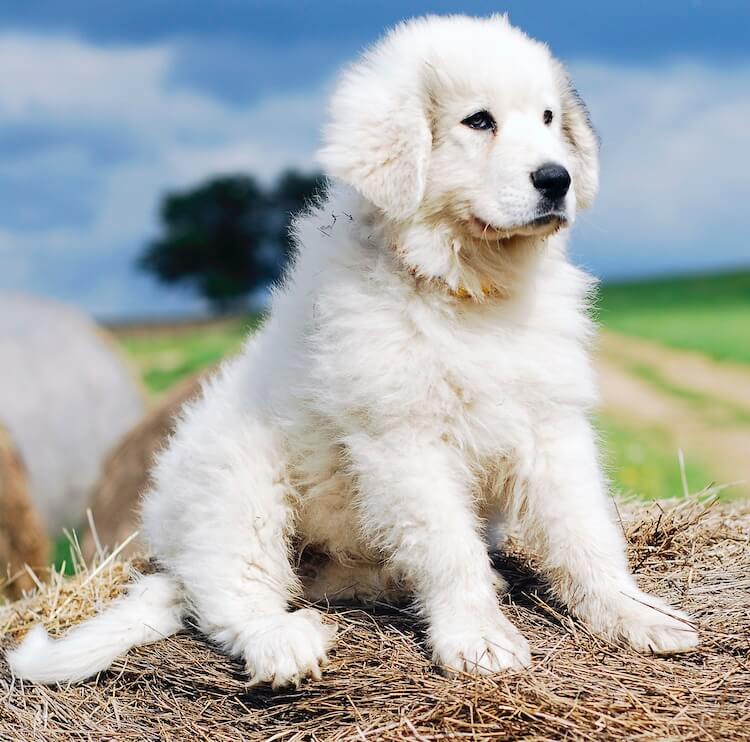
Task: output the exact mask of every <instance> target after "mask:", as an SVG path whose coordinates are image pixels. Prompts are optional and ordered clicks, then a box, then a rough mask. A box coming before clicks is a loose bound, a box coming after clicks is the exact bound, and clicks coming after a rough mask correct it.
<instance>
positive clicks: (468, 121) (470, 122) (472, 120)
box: [461, 111, 495, 131]
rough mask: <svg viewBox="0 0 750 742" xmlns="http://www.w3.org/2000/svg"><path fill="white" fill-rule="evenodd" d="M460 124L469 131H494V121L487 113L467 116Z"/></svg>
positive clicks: (482, 112)
mask: <svg viewBox="0 0 750 742" xmlns="http://www.w3.org/2000/svg"><path fill="white" fill-rule="evenodd" d="M461 123H462V124H463V125H464V126H468V127H469V128H470V129H479V130H481V131H486V130H487V129H491V130H492V131H494V130H495V119H493V118H492V114H491V113H490V112H489V111H477V112H476V113H472V114H471V116H467V117H466V118H465V119H464V120H463V121H462V122H461Z"/></svg>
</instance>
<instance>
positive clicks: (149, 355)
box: [115, 315, 260, 395]
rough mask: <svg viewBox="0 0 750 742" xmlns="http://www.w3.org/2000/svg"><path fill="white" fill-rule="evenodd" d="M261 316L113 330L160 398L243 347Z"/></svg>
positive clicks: (148, 388)
mask: <svg viewBox="0 0 750 742" xmlns="http://www.w3.org/2000/svg"><path fill="white" fill-rule="evenodd" d="M259 322H260V315H249V316H247V317H241V318H233V319H226V320H216V321H215V322H206V323H199V324H195V325H186V326H179V325H175V326H172V327H160V326H158V325H156V326H154V327H148V328H143V329H127V330H119V331H117V330H115V332H116V335H117V336H118V339H119V340H120V342H121V344H122V346H123V348H124V349H125V351H126V352H127V354H128V355H129V356H130V358H131V359H132V360H133V361H134V362H135V365H136V367H137V369H138V372H139V374H140V376H141V379H142V380H143V383H144V384H145V386H146V389H147V390H148V391H149V392H150V393H152V394H154V395H159V394H161V393H163V392H165V391H167V390H168V389H169V388H170V387H172V386H173V385H174V384H175V383H176V382H178V381H180V380H181V379H184V378H186V377H188V376H191V375H192V374H195V373H197V372H198V371H203V370H204V369H207V368H210V367H211V366H213V365H215V364H216V363H218V362H219V361H220V360H221V359H222V358H224V357H225V356H227V355H228V354H230V353H235V352H236V351H238V350H239V349H240V347H241V346H242V341H243V339H244V338H245V336H246V335H247V334H248V333H249V332H250V331H252V330H253V329H254V328H255V327H257V326H258V324H259Z"/></svg>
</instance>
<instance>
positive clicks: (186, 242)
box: [138, 171, 323, 311]
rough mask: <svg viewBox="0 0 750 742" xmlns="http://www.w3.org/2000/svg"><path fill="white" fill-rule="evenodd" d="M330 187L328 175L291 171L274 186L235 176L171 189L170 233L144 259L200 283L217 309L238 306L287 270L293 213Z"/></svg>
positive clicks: (152, 269)
mask: <svg viewBox="0 0 750 742" xmlns="http://www.w3.org/2000/svg"><path fill="white" fill-rule="evenodd" d="M322 187H323V178H322V176H321V175H307V174H302V173H298V172H295V171H287V172H285V173H283V174H282V175H281V176H280V177H279V178H278V179H277V180H276V182H275V183H274V184H273V185H272V186H271V187H270V188H264V187H263V186H262V185H261V184H260V183H259V182H258V181H257V180H256V179H255V178H253V177H252V176H250V175H227V176H221V177H217V178H214V179H212V180H209V181H207V182H205V183H202V184H200V185H198V186H197V187H194V188H191V189H188V190H186V191H180V192H175V193H169V194H167V195H166V196H165V197H164V199H163V201H162V204H161V209H160V221H161V230H162V233H161V235H160V236H159V237H158V238H157V239H155V240H154V241H153V242H151V243H150V244H149V245H147V246H146V248H145V250H144V251H143V253H142V255H141V256H140V258H139V260H138V264H139V266H140V267H141V268H142V269H143V270H145V271H146V272H149V273H152V274H153V275H154V276H156V277H157V278H158V279H159V280H160V281H161V282H163V283H165V284H179V285H187V286H189V287H191V288H193V289H194V290H195V291H197V292H198V293H199V294H200V295H201V296H203V297H204V298H206V299H207V300H208V301H209V302H210V304H211V306H212V307H213V308H214V309H215V310H217V311H227V310H230V309H233V308H235V307H237V306H238V305H240V304H242V303H243V302H244V301H245V300H246V299H247V297H248V295H250V294H251V293H253V292H255V291H257V290H258V289H261V288H263V287H264V286H267V285H268V284H270V283H272V282H273V281H275V280H276V279H277V278H278V277H279V276H280V275H281V272H282V271H283V269H284V265H285V264H286V262H287V260H288V257H289V252H290V249H291V244H292V243H291V239H290V236H289V225H290V222H291V218H292V216H293V215H294V213H295V212H297V211H299V210H300V209H301V208H303V207H304V206H305V203H306V202H307V201H309V200H310V199H311V198H313V197H314V196H315V194H316V193H317V192H319V191H320V190H321V189H322Z"/></svg>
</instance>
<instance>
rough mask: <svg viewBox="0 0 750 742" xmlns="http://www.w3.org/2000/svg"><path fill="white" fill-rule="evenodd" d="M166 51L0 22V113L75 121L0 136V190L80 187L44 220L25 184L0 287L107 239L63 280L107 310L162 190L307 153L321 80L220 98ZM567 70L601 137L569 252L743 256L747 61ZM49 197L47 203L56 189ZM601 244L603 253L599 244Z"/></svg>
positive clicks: (2, 251) (315, 128)
mask: <svg viewBox="0 0 750 742" xmlns="http://www.w3.org/2000/svg"><path fill="white" fill-rule="evenodd" d="M176 58H177V50H176V49H175V48H173V47H171V46H169V45H151V46H127V47H124V46H123V47H117V46H101V47H100V46H95V45H92V44H89V43H86V42H83V41H80V40H77V39H73V38H49V37H41V36H32V35H20V34H9V33H5V34H0V69H2V71H3V74H2V75H0V126H9V125H12V126H16V128H17V129H18V130H20V131H24V130H25V129H27V128H28V129H31V128H34V130H39V129H40V128H41V129H44V127H46V128H47V130H48V131H53V132H54V131H58V132H59V131H61V130H63V127H64V131H65V132H67V131H78V132H79V134H78V136H76V137H74V138H72V137H71V138H68V139H66V137H65V136H58V137H52V138H51V139H50V141H48V142H45V143H43V144H42V145H39V147H38V148H36V149H32V151H31V152H30V153H25V154H24V156H23V160H19V156H18V154H17V153H13V152H6V153H5V154H3V153H2V150H0V200H2V198H3V193H2V190H1V189H2V188H3V185H2V183H3V173H5V174H6V175H7V176H10V175H14V176H19V177H20V175H22V174H23V173H26V174H27V176H28V177H32V178H37V177H38V178H39V182H40V185H41V184H42V183H43V182H47V181H48V180H49V179H48V178H47V176H48V175H49V174H50V173H55V174H56V179H55V180H54V182H53V183H52V185H50V184H49V183H47V188H54V187H60V188H66V187H67V188H76V189H77V188H80V189H81V193H82V194H83V195H82V198H83V197H85V198H87V199H90V201H91V202H90V204H89V208H88V209H84V210H82V211H81V214H83V215H84V216H82V217H81V218H79V220H78V221H77V222H76V221H75V220H73V223H72V224H71V219H70V218H67V219H62V218H57V217H58V216H59V215H56V214H55V211H54V204H53V203H51V202H50V203H47V202H46V201H45V200H44V199H43V196H44V194H45V193H47V191H45V190H44V189H41V188H40V194H42V195H40V201H39V203H37V204H35V207H36V216H37V218H36V219H35V221H34V222H33V224H34V226H33V228H29V227H26V228H24V229H20V228H19V229H14V228H12V227H10V226H8V224H3V228H4V229H3V231H2V232H0V260H2V263H3V270H2V271H0V287H9V286H16V287H18V286H20V287H22V288H23V287H26V288H29V289H33V288H40V287H41V288H44V290H47V288H48V287H49V286H51V285H53V283H54V275H50V271H54V267H51V266H54V265H55V262H54V261H58V263H57V264H58V265H60V264H61V261H66V262H75V261H79V262H80V264H81V267H82V268H83V267H85V263H86V261H87V257H86V256H94V255H96V256H97V257H101V256H103V255H106V254H107V253H111V254H112V255H113V256H115V255H119V256H120V257H119V258H118V260H113V265H117V269H118V270H119V271H120V272H121V274H122V275H119V276H118V278H117V279H116V280H115V279H113V278H111V277H109V278H107V282H106V283H105V282H104V279H102V282H101V284H97V285H94V284H93V283H92V286H91V289H90V291H88V292H86V291H85V290H82V289H80V287H78V288H77V289H76V291H77V293H76V294H75V296H71V297H69V298H74V299H76V300H77V301H79V302H81V303H83V304H85V305H86V306H88V307H89V308H91V309H96V308H97V307H103V306H106V309H107V311H111V310H113V309H114V305H113V301H115V300H116V299H117V296H122V302H123V306H124V305H125V304H127V302H128V292H127V290H121V289H116V288H115V284H117V283H118V281H119V284H118V285H120V286H121V287H126V286H127V285H128V282H129V281H133V278H132V276H129V275H126V274H125V273H124V272H123V270H122V264H123V259H122V255H123V252H127V254H128V255H130V256H132V255H133V254H135V252H136V251H137V247H138V246H140V245H142V244H143V243H144V241H145V240H146V239H147V238H148V236H149V235H151V234H153V231H154V229H155V213H156V207H157V204H158V199H159V197H160V195H161V194H162V193H163V192H164V191H165V190H167V189H171V188H175V187H183V186H186V185H188V184H191V183H193V182H195V181H196V180H199V179H201V178H203V177H206V176H208V175H210V174H214V173H217V172H222V171H223V172H227V171H248V172H252V173H255V174H257V175H259V176H261V177H262V178H269V177H271V176H272V175H273V174H275V173H276V172H278V171H279V170H280V169H282V168H283V167H287V166H297V167H303V168H309V167H313V166H314V159H313V155H314V151H315V148H316V146H317V141H318V132H319V129H320V125H321V123H322V118H323V113H324V98H325V95H324V86H322V85H321V86H320V88H318V89H313V90H305V91H279V93H278V94H275V95H268V96H266V97H264V98H262V99H260V100H259V101H257V102H255V103H252V104H246V105H237V106H232V105H230V104H229V103H227V102H226V101H224V100H221V99H219V98H218V97H216V98H214V97H211V96H210V95H209V94H208V93H206V92H198V91H196V90H191V89H189V88H187V87H186V86H185V85H184V84H183V85H181V86H178V85H176V84H175V83H174V82H173V80H174V79H175V76H174V75H173V74H172V73H173V71H174V65H175V63H176V61H175V60H176ZM270 62H272V60H269V63H270ZM256 73H257V70H256ZM248 74H251V73H250V71H248ZM573 76H574V78H575V80H576V83H577V84H578V86H579V88H580V89H581V92H582V93H583V95H584V97H585V98H586V100H587V102H588V104H589V106H590V108H591V111H592V115H593V118H594V120H595V123H596V124H597V126H598V128H599V129H600V131H601V133H602V137H603V142H604V146H603V178H602V192H601V197H600V199H599V201H598V203H597V205H596V207H595V210H594V211H593V213H592V214H591V215H590V216H588V218H586V219H584V220H582V222H583V223H582V225H581V227H582V228H581V230H580V240H581V242H580V244H581V245H582V246H583V249H584V253H583V257H584V259H585V260H586V261H587V262H590V263H593V264H594V265H598V266H599V267H601V266H607V265H611V266H614V269H617V266H618V265H619V264H622V263H624V262H625V261H627V260H629V259H630V257H631V256H632V253H633V252H634V251H635V252H638V250H641V251H642V252H643V253H644V261H646V260H649V259H653V255H645V252H647V251H648V250H652V251H653V247H654V246H655V245H658V247H659V253H660V256H661V257H662V258H663V259H664V260H666V261H667V262H668V263H669V265H670V266H672V267H674V268H676V269H679V268H685V267H689V266H690V265H691V264H693V263H695V260H696V259H697V258H696V255H697V254H698V252H699V250H700V249H701V247H702V246H703V245H705V243H706V240H708V239H713V240H714V244H715V248H714V250H715V253H716V256H717V259H718V258H721V255H724V257H725V258H726V257H727V256H728V255H732V254H737V255H740V254H742V253H741V250H742V249H743V244H742V243H741V240H742V238H741V229H740V227H741V226H744V225H742V224H741V221H740V220H742V219H743V218H744V213H743V211H744V207H745V204H746V203H747V202H748V200H749V199H750V192H749V189H748V185H747V179H746V173H748V172H750V147H748V146H747V135H746V131H747V126H748V122H750V96H748V94H747V91H748V90H750V65H744V66H743V65H738V64H736V65H734V66H726V65H724V66H718V65H716V66H711V65H707V64H673V65H662V66H656V67H649V68H634V67H627V66H617V65H612V64H599V63H595V62H588V63H577V64H575V65H574V66H573ZM203 90H204V91H205V86H204V87H203ZM97 139H101V141H105V142H109V141H114V142H121V143H122V146H121V147H120V150H118V152H119V153H120V154H119V155H118V156H116V157H114V156H113V157H111V158H110V160H109V161H108V160H107V159H106V155H105V159H104V161H103V162H102V161H101V160H100V159H97V157H98V155H97V154H96V153H97V152H98V151H99V150H95V146H96V144H97ZM100 149H101V150H102V151H104V152H105V153H106V151H108V150H107V148H106V147H102V148H100ZM123 152H124V153H125V154H122V153H123ZM56 184H60V185H56ZM58 201H59V203H58V207H59V208H66V205H67V204H68V203H70V202H71V201H70V199H67V200H66V199H59V200H58ZM76 203H77V202H76ZM59 204H62V206H60V205H59ZM45 209H47V210H48V213H47V214H46V216H47V218H46V220H44V219H41V220H40V219H39V218H38V216H39V212H42V213H43V215H44V210H45ZM76 213H77V212H76ZM66 216H69V214H68V215H66ZM577 241H578V238H577ZM602 243H604V247H606V248H607V250H608V251H609V252H608V260H609V262H608V263H607V262H606V261H602V260H601V259H600V258H599V252H598V251H599V249H600V248H599V246H600V245H602ZM639 246H644V247H639ZM720 250H723V251H724V252H723V253H720V252H718V251H720ZM704 257H705V256H704ZM691 260H692V261H693V262H692V263H691ZM92 281H93V277H92ZM102 286H108V287H109V289H108V292H109V293H107V292H104V293H107V295H108V296H110V297H111V300H105V298H103V289H102ZM150 296H151V299H153V292H152V293H151V294H150ZM131 301H133V300H132V299H131Z"/></svg>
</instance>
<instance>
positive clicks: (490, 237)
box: [468, 212, 568, 243]
mask: <svg viewBox="0 0 750 742" xmlns="http://www.w3.org/2000/svg"><path fill="white" fill-rule="evenodd" d="M567 224H568V218H567V216H566V215H565V214H563V213H560V212H550V213H547V214H542V215H540V216H538V217H535V218H534V219H532V220H531V221H529V222H526V223H525V224H514V225H512V226H500V225H495V224H491V223H489V222H486V221H484V220H483V219H480V218H479V217H478V216H472V217H471V219H470V220H469V223H468V227H469V232H470V234H471V235H472V237H476V238H477V239H480V240H486V241H488V242H489V241H491V242H499V243H507V242H512V241H513V240H515V239H516V238H518V237H538V238H543V237H549V235H551V234H554V233H555V232H557V231H558V230H560V229H562V228H563V227H565V226H567Z"/></svg>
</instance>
